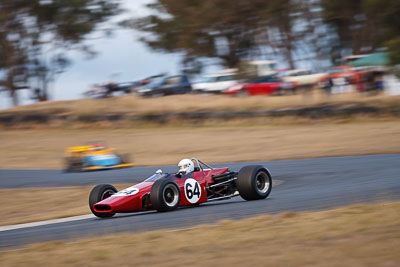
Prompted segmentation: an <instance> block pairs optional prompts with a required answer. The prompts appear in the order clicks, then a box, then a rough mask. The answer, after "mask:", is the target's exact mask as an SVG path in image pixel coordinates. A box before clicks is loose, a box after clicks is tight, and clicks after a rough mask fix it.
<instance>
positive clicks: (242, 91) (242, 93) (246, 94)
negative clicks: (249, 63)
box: [237, 89, 249, 97]
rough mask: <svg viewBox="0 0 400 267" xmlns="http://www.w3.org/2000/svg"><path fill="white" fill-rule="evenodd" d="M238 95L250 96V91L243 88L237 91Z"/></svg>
mask: <svg viewBox="0 0 400 267" xmlns="http://www.w3.org/2000/svg"><path fill="white" fill-rule="evenodd" d="M237 96H238V97H248V96H249V93H248V92H247V91H246V89H241V90H240V91H239V92H238V93H237Z"/></svg>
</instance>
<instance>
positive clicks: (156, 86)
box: [137, 75, 192, 96]
mask: <svg viewBox="0 0 400 267" xmlns="http://www.w3.org/2000/svg"><path fill="white" fill-rule="evenodd" d="M191 90H192V86H191V84H190V82H189V79H188V78H187V76H186V75H175V76H169V77H159V78H155V79H153V80H152V81H151V82H150V83H148V84H146V85H144V86H142V87H140V88H138V89H137V93H138V94H139V95H141V96H164V95H173V94H186V93H189V92H190V91H191Z"/></svg>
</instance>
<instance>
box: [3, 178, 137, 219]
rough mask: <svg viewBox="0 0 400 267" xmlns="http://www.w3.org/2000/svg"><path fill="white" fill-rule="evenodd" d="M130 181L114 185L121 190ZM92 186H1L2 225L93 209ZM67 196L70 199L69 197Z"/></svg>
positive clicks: (82, 212)
mask: <svg viewBox="0 0 400 267" xmlns="http://www.w3.org/2000/svg"><path fill="white" fill-rule="evenodd" d="M128 186H131V184H130V185H126V184H125V185H124V184H122V185H115V187H116V188H117V189H118V190H121V189H123V188H126V187H128ZM92 188H93V186H74V187H63V188H54V187H51V188H46V187H43V188H29V189H1V190H0V203H7V204H6V205H4V207H3V211H4V214H7V216H3V217H2V218H1V221H0V225H10V224H16V223H25V222H33V221H41V220H48V219H56V218H64V217H69V216H75V215H82V214H88V213H90V210H89V206H88V199H89V193H90V190H91V189H92ZM66 200H68V201H66Z"/></svg>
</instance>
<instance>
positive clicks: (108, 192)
mask: <svg viewBox="0 0 400 267" xmlns="http://www.w3.org/2000/svg"><path fill="white" fill-rule="evenodd" d="M116 192H117V189H116V188H115V187H114V186H112V185H110V184H99V185H96V186H95V187H94V188H93V189H92V191H91V192H90V195H89V207H90V210H91V211H92V213H93V214H94V215H96V216H97V217H100V218H109V217H112V216H114V214H115V212H96V211H95V210H94V208H93V206H94V204H96V203H97V202H100V201H102V200H104V199H106V198H109V197H110V196H112V195H113V194H115V193H116Z"/></svg>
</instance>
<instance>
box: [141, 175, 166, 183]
mask: <svg viewBox="0 0 400 267" xmlns="http://www.w3.org/2000/svg"><path fill="white" fill-rule="evenodd" d="M169 177H171V174H169V173H155V174H153V175H152V176H150V177H149V178H147V179H146V180H144V181H145V182H155V181H157V180H159V179H164V178H169Z"/></svg>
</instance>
